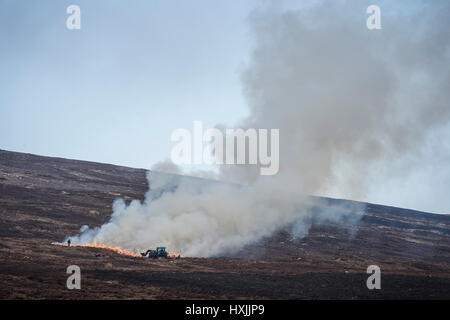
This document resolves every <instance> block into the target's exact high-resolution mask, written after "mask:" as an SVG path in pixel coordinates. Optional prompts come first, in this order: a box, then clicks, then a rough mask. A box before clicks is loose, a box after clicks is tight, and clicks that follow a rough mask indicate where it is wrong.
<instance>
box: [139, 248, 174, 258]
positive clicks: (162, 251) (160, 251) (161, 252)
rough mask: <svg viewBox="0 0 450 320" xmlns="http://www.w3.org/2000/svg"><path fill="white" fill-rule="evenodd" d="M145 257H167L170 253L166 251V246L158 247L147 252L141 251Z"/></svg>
mask: <svg viewBox="0 0 450 320" xmlns="http://www.w3.org/2000/svg"><path fill="white" fill-rule="evenodd" d="M141 255H142V256H143V257H146V256H147V255H148V257H149V258H153V259H156V258H167V257H168V253H167V251H166V247H157V248H156V250H147V251H146V252H145V253H141Z"/></svg>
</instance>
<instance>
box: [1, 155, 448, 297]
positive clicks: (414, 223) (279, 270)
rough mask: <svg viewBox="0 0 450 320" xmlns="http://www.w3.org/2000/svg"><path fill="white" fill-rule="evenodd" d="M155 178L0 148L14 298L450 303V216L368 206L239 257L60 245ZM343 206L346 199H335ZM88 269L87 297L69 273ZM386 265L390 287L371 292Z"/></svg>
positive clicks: (7, 289) (5, 285)
mask: <svg viewBox="0 0 450 320" xmlns="http://www.w3.org/2000/svg"><path fill="white" fill-rule="evenodd" d="M145 175H146V172H145V170H142V169H132V168H126V167H120V166H113V165H108V164H100V163H93V162H85V161H75V160H66V159H59V158H49V157H41V156H35V155H29V154H22V153H15V152H8V151H1V150H0V260H1V264H0V298H2V299H189V298H191V299H229V298H234V299H240V298H250V299H253V298H255V299H381V298H382V299H449V298H450V216H448V215H436V214H429V213H423V212H417V211H412V210H405V209H399V208H393V207H386V206H380V205H374V204H367V206H366V207H365V210H364V215H363V217H362V219H361V221H360V222H359V223H358V225H357V227H356V229H355V226H354V225H349V226H346V225H335V224H332V223H329V224H326V225H323V224H322V225H313V227H312V228H311V230H310V232H309V234H308V236H306V237H305V238H303V239H300V240H295V239H292V236H291V234H290V233H289V232H288V230H280V231H279V232H277V233H276V234H274V235H272V236H270V237H268V238H266V239H263V240H261V241H260V242H258V243H255V244H252V245H250V246H248V247H247V248H245V249H243V250H242V251H241V252H239V253H237V254H234V256H233V257H231V256H228V257H223V258H220V257H218V258H182V259H179V260H164V259H162V260H150V259H140V258H133V257H128V256H124V255H119V254H116V253H114V252H112V251H109V250H103V249H96V248H82V247H70V248H67V247H60V246H54V245H52V244H51V243H52V242H54V241H61V240H62V239H64V237H65V236H66V235H69V234H76V233H77V232H78V230H79V228H80V226H82V225H85V224H87V225H90V226H100V225H101V224H103V223H104V222H106V221H107V220H108V219H109V215H110V213H111V206H112V203H113V201H114V200H115V199H116V198H118V197H122V198H124V199H126V200H128V201H130V200H132V199H140V200H143V198H144V194H145V192H146V191H147V189H148V185H147V180H146V177H145ZM329 201H330V202H342V201H343V200H329ZM73 264H75V265H78V266H80V268H81V274H82V282H81V286H82V288H81V290H68V289H67V288H66V280H67V277H68V274H66V268H67V266H69V265H73ZM372 264H375V265H378V266H380V268H381V272H382V275H381V287H382V288H381V290H368V289H367V287H366V279H367V277H368V276H369V275H368V274H366V269H367V266H369V265H372Z"/></svg>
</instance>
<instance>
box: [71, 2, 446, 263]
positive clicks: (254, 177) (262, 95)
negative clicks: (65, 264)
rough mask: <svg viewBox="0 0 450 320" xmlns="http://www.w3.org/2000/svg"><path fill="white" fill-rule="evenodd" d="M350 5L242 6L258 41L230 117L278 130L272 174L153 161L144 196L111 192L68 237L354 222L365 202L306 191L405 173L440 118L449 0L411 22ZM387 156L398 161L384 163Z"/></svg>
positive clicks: (146, 243)
mask: <svg viewBox="0 0 450 320" xmlns="http://www.w3.org/2000/svg"><path fill="white" fill-rule="evenodd" d="M436 3H437V2H436ZM353 5H354V4H353V3H349V2H344V3H339V4H336V5H334V2H333V4H331V3H329V2H327V4H326V5H318V6H315V7H313V8H311V9H309V10H306V9H305V10H302V11H301V12H294V11H292V12H278V13H268V12H255V13H254V14H252V15H251V17H250V21H251V24H252V28H253V31H254V36H255V40H256V41H255V49H254V51H253V54H252V56H251V63H250V64H249V66H248V68H247V70H246V71H245V72H244V73H243V76H242V79H243V87H244V92H245V95H246V98H247V101H248V106H249V111H250V113H249V114H250V115H249V117H248V118H246V119H244V120H243V121H241V122H240V123H238V126H237V127H240V128H244V129H246V128H277V129H279V133H280V155H279V160H280V167H279V172H278V174H277V175H275V176H270V177H262V176H260V175H259V172H260V170H259V167H258V166H257V165H253V166H246V165H234V166H233V165H230V166H222V167H220V169H219V174H218V175H217V178H218V179H220V180H228V181H231V182H235V183H237V184H220V183H204V184H202V183H198V182H196V181H192V179H191V180H189V179H178V178H170V176H169V175H163V174H158V173H156V172H150V173H149V175H148V180H149V188H150V189H149V191H148V192H147V194H146V198H145V200H144V201H143V202H142V203H141V202H139V201H132V202H131V203H129V204H126V203H125V201H124V200H122V199H118V200H116V201H115V202H114V205H113V212H112V214H111V218H110V220H109V221H108V222H107V223H105V224H104V225H102V226H101V227H99V228H93V229H92V228H88V227H84V228H83V229H82V230H81V234H79V235H77V236H71V237H70V239H72V242H73V243H74V244H78V245H86V244H88V243H101V244H104V245H105V246H109V247H116V246H118V247H120V248H123V249H124V250H133V248H139V250H145V249H148V248H151V247H155V246H159V245H163V246H166V247H168V248H170V249H171V250H176V251H178V252H182V254H183V255H184V256H214V255H221V254H224V253H226V252H230V251H235V250H239V249H241V248H242V247H243V246H245V245H247V244H249V243H251V242H254V241H257V240H259V239H261V238H262V237H265V236H268V235H270V234H271V233H273V232H274V231H276V230H278V229H279V228H281V227H286V226H292V234H293V237H302V236H305V235H306V234H307V232H308V230H309V228H310V226H311V225H312V223H313V222H314V223H320V222H324V221H330V220H331V221H333V222H336V223H347V222H352V223H356V222H357V221H358V219H359V217H360V214H359V213H360V212H361V211H362V210H364V208H362V207H359V208H340V207H335V206H330V205H329V204H327V203H322V202H320V201H319V200H315V198H310V197H306V196H305V195H308V194H312V195H317V194H320V195H331V196H339V197H343V198H353V199H355V198H357V199H364V197H365V196H366V192H368V191H370V190H371V188H373V187H378V188H380V187H379V186H382V187H383V186H384V185H386V184H387V182H388V181H390V180H392V179H393V177H396V178H402V177H401V175H403V176H405V175H406V174H408V170H407V168H409V167H410V166H409V164H411V163H412V162H414V161H413V160H414V159H416V158H417V157H418V156H419V154H420V152H421V150H422V149H421V147H422V146H424V145H426V144H427V142H429V140H428V139H429V138H430V134H431V133H435V132H438V130H439V129H441V128H442V127H443V126H444V125H447V124H448V123H449V119H450V108H449V107H448V101H449V90H448V81H449V79H450V78H449V77H450V76H449V75H450V63H448V60H449V55H448V53H449V47H450V46H449V43H450V37H449V36H448V30H450V27H449V24H450V20H449V19H448V15H445V14H442V13H443V12H446V13H448V12H449V8H450V5H449V3H448V1H442V2H439V5H436V6H434V7H433V8H429V10H427V11H423V12H418V13H417V17H413V18H414V19H412V20H411V21H416V22H417V24H415V25H414V27H412V26H411V23H410V20H409V19H410V17H406V16H404V15H402V14H400V15H398V16H396V17H395V18H393V19H386V21H387V22H386V25H385V26H384V27H383V29H382V30H381V31H379V32H378V31H377V32H372V33H370V32H369V31H368V30H367V29H366V28H365V27H360V26H361V16H360V14H359V12H358V13H356V12H355V11H354V10H350V8H349V7H348V6H353ZM344 12H345V13H351V12H355V13H354V14H343V13H344ZM411 14H412V15H414V13H411ZM419 15H420V16H419ZM324 16H326V17H327V19H323V17H324ZM416 18H417V19H416ZM385 30H395V31H396V32H394V31H386V32H385ZM381 35H383V36H381ZM430 57H432V59H430ZM442 140H443V139H442ZM411 159H412V160H411ZM394 162H395V163H396V165H397V166H396V168H398V167H399V166H400V167H401V168H403V170H393V171H395V174H393V172H390V171H389V169H385V168H393V169H394V167H393V165H392V164H393V163H394ZM175 169H176V168H175ZM176 170H178V169H176ZM172 177H173V176H172ZM382 187H381V188H382ZM66 240H67V239H66ZM121 250H122V249H121Z"/></svg>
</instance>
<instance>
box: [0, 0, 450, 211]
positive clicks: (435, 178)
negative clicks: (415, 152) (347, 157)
mask: <svg viewBox="0 0 450 320" xmlns="http://www.w3.org/2000/svg"><path fill="white" fill-rule="evenodd" d="M356 2H358V1H355V3H356ZM377 2H381V1H377ZM414 3H416V4H417V3H418V2H414ZM71 4H77V5H79V6H80V7H81V15H82V19H81V20H82V22H81V26H82V28H81V30H73V31H71V30H68V29H67V28H66V19H67V17H68V14H67V13H66V8H67V7H68V6H69V5H71ZM302 5H304V2H302V1H295V0H292V1H283V5H281V4H280V2H279V1H258V0H245V1H241V0H188V1H186V0H170V1H167V0H139V1H138V0H133V1H124V0H96V1H92V0H71V1H65V0H39V1H25V0H0V149H6V150H12V151H19V152H28V153H34V154H40V155H47V156H57V157H64V158H71V159H81V160H90V161H98V162H105V163H112V164H118V165H126V166H131V167H140V168H150V167H151V166H152V165H153V164H155V163H156V162H158V161H161V160H165V159H167V158H169V157H170V151H171V148H172V146H173V143H172V142H171V141H170V135H171V133H172V132H173V130H175V129H177V128H188V129H190V128H192V122H193V121H194V120H202V121H203V123H204V126H205V127H211V126H214V125H216V124H217V123H223V124H228V125H233V124H235V123H236V122H237V121H239V120H240V119H242V118H243V117H245V116H246V115H247V107H246V101H245V99H244V96H243V94H242V91H241V90H242V86H241V81H240V76H241V72H242V70H244V69H245V67H246V66H247V63H248V61H249V57H250V54H251V49H252V41H253V40H252V36H251V32H250V27H249V24H248V20H247V19H248V15H249V14H250V13H251V12H252V10H254V9H255V8H257V7H260V6H269V7H270V8H271V9H272V10H280V9H281V6H283V7H284V8H299V7H300V6H302ZM359 5H360V6H361V4H359ZM389 5H390V8H389V10H390V11H387V10H386V11H387V12H386V11H384V12H383V17H388V16H389V15H390V13H392V12H393V11H394V10H398V11H397V14H398V13H399V12H402V13H407V12H408V11H410V10H416V11H417V10H420V7H419V6H417V5H416V6H408V7H405V6H400V5H399V6H398V7H397V5H396V4H394V3H393V2H389ZM361 7H362V6H361ZM362 9H364V8H362ZM362 9H361V10H360V8H358V12H360V11H361V20H362V21H364V19H365V16H364V12H363V11H362ZM449 132H450V130H449ZM447 167H448V165H446V166H445V168H447ZM434 168H435V167H434V166H430V167H427V166H426V165H425V166H423V170H422V171H420V172H419V171H416V172H414V173H413V174H412V176H411V177H409V180H404V181H400V182H398V181H397V182H396V183H393V184H392V186H391V187H388V186H386V188H384V189H380V190H378V191H377V192H374V193H372V194H371V195H370V197H369V199H367V200H369V201H373V202H380V203H386V204H393V205H398V206H405V207H412V208H417V209H422V210H431V211H436V212H447V211H448V206H449V205H450V203H449V201H450V200H449V199H448V198H449V197H448V190H449V183H450V174H449V172H448V171H449V170H448V169H445V170H442V171H440V173H439V174H436V172H434V171H433V170H434ZM411 185H414V186H418V188H419V189H418V190H411V189H410V188H411V187H410V186H411ZM434 185H438V188H434V187H433V186H434ZM393 191H395V192H393ZM411 191H414V192H415V193H416V194H419V195H420V197H418V196H412V193H411Z"/></svg>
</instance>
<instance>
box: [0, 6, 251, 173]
mask: <svg viewBox="0 0 450 320" xmlns="http://www.w3.org/2000/svg"><path fill="white" fill-rule="evenodd" d="M75 3H76V4H77V5H79V6H80V8H81V16H82V25H81V30H73V31H70V30H68V29H66V25H65V21H66V19H67V17H68V14H66V8H67V7H68V6H69V5H70V4H75ZM254 6H255V1H224V0H222V1H193V0H191V1H181V0H178V1H164V0H152V1H131V2H129V1H109V0H108V1H81V0H77V1H32V2H31V1H4V0H1V1H0V41H1V42H0V47H1V49H0V87H1V95H0V148H3V149H7V150H14V151H23V152H30V153H37V154H42V155H49V156H59V157H67V158H75V159H83V160H91V161H101V162H108V163H114V164H121V165H127V166H133V167H144V168H150V167H151V165H152V164H154V163H155V162H157V161H160V160H163V159H166V158H168V157H169V156H170V149H171V147H172V143H171V142H170V134H171V133H172V131H173V130H174V129H176V128H180V127H186V128H191V127H192V121H193V120H202V121H203V122H204V123H205V125H208V126H212V125H214V124H216V123H217V122H222V123H229V124H232V123H234V122H235V121H236V120H237V119H240V118H242V117H243V116H244V115H245V114H246V112H247V111H246V108H245V102H244V99H243V96H242V93H241V85H240V79H239V77H240V73H241V70H242V68H244V66H245V61H246V59H247V57H248V54H249V51H250V46H251V41H250V39H249V38H250V36H249V30H248V26H247V23H246V18H247V16H248V13H249V11H250V10H251V9H252V8H254Z"/></svg>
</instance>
